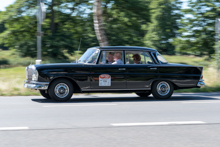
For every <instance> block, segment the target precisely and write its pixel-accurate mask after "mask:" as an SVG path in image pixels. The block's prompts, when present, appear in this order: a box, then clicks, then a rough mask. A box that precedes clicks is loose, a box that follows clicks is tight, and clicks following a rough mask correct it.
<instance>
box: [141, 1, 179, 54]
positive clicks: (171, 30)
mask: <svg viewBox="0 0 220 147" xmlns="http://www.w3.org/2000/svg"><path fill="white" fill-rule="evenodd" d="M181 6H182V2H181V1H180V0H155V1H152V2H151V4H150V9H151V10H150V14H151V22H150V23H149V24H148V25H147V26H146V28H147V34H146V36H145V38H144V43H145V44H146V46H148V47H152V48H156V49H158V50H159V51H160V52H162V53H165V54H174V53H175V51H174V50H175V46H174V45H172V44H171V42H172V41H173V38H176V37H178V36H179V34H178V32H177V30H178V29H179V23H178V20H180V19H181V17H182V14H181V12H180V9H181Z"/></svg>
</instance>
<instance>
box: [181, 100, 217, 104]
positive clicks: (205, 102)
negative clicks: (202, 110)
mask: <svg viewBox="0 0 220 147" xmlns="http://www.w3.org/2000/svg"><path fill="white" fill-rule="evenodd" d="M182 103H183V104H215V103H220V101H212V102H211V101H203V102H193V101H191V102H182Z"/></svg>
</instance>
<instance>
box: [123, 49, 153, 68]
mask: <svg viewBox="0 0 220 147" xmlns="http://www.w3.org/2000/svg"><path fill="white" fill-rule="evenodd" d="M124 51H125V53H124V58H125V64H124V65H155V64H156V63H155V61H154V60H153V59H152V57H151V56H152V55H150V53H149V51H145V50H124ZM126 51H128V52H129V51H137V52H138V51H139V52H146V53H147V54H148V56H149V57H150V59H151V61H152V62H153V64H126V63H127V59H126ZM151 53H152V52H151Z"/></svg>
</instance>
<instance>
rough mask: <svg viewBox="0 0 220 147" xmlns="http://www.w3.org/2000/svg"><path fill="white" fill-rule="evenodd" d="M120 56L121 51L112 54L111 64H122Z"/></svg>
mask: <svg viewBox="0 0 220 147" xmlns="http://www.w3.org/2000/svg"><path fill="white" fill-rule="evenodd" d="M121 57H122V54H121V52H115V55H114V60H115V62H113V63H112V64H123V62H122V60H121Z"/></svg>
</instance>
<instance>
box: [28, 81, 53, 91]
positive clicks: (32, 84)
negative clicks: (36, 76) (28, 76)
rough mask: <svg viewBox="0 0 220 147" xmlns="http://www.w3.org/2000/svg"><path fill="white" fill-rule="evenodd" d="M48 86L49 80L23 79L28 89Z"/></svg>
mask: <svg viewBox="0 0 220 147" xmlns="http://www.w3.org/2000/svg"><path fill="white" fill-rule="evenodd" d="M48 86H49V82H33V81H30V82H28V81H25V83H24V87H25V88H29V89H37V90H47V89H48Z"/></svg>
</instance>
